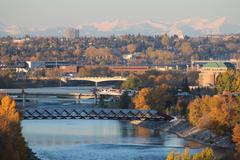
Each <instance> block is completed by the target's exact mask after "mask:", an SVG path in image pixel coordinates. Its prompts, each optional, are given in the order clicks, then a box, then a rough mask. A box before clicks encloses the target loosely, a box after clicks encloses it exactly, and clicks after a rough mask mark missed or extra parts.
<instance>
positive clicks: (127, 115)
mask: <svg viewBox="0 0 240 160" xmlns="http://www.w3.org/2000/svg"><path fill="white" fill-rule="evenodd" d="M21 113H22V118H23V119H25V120H42V119H95V120H130V121H131V120H149V121H160V120H165V121H170V120H172V119H173V117H171V116H169V115H167V114H164V113H161V112H158V111H155V110H136V109H100V108H91V109H80V108H79V109H76V108H75V109H71V108H67V109H63V108H59V109H50V108H49V109H24V110H22V111H21Z"/></svg>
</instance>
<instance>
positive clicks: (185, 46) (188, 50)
mask: <svg viewBox="0 0 240 160" xmlns="http://www.w3.org/2000/svg"><path fill="white" fill-rule="evenodd" d="M179 51H180V52H181V53H183V54H184V55H190V54H192V53H193V49H192V46H191V43H190V42H188V41H184V42H183V43H182V44H181V46H180V47H179Z"/></svg>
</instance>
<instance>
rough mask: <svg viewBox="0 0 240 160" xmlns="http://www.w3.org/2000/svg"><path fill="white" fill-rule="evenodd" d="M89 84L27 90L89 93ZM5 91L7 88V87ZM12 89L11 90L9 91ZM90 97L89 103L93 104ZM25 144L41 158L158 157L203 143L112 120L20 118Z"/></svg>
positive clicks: (124, 159) (133, 159)
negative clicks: (21, 119)
mask: <svg viewBox="0 0 240 160" xmlns="http://www.w3.org/2000/svg"><path fill="white" fill-rule="evenodd" d="M92 88H93V87H46V88H28V89H26V91H30V92H46V91H48V92H58V93H73V92H81V93H87V92H91V89H92ZM5 91H11V90H10V89H8V90H5ZM12 91H14V90H12ZM93 102H94V101H93V100H90V103H93ZM49 107H51V108H62V107H63V108H65V107H87V108H88V107H92V106H91V105H90V104H89V103H85V104H84V101H81V104H75V102H74V101H73V102H69V101H67V102H64V101H61V102H60V101H52V100H50V99H48V98H46V99H44V100H41V101H38V102H37V105H36V106H34V108H40V109H41V108H49ZM22 132H23V136H24V137H25V139H26V141H27V143H28V145H29V147H30V148H31V149H32V150H33V152H35V153H36V154H37V156H38V157H39V158H41V159H42V160H113V159H114V160H162V159H165V158H166V156H167V155H168V153H169V152H170V151H172V150H175V151H178V152H182V151H183V150H184V148H186V147H189V148H190V152H191V154H193V153H195V152H199V151H200V150H202V149H203V148H204V146H202V145H200V144H198V143H195V142H192V141H187V140H185V139H183V138H179V137H178V136H177V135H175V134H170V133H166V132H160V131H159V130H150V129H146V128H142V127H140V126H134V125H132V124H130V123H129V122H127V121H115V120H23V121H22Z"/></svg>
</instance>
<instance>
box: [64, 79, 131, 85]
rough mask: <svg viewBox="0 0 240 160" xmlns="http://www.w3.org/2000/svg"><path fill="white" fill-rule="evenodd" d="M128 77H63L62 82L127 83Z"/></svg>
mask: <svg viewBox="0 0 240 160" xmlns="http://www.w3.org/2000/svg"><path fill="white" fill-rule="evenodd" d="M126 80H127V78H126V77H69V78H66V77H62V78H61V81H63V82H68V81H90V82H95V83H96V85H97V84H98V83H100V82H107V81H126Z"/></svg>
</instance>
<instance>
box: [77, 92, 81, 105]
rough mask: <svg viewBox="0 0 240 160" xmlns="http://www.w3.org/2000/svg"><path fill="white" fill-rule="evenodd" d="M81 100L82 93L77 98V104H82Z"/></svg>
mask: <svg viewBox="0 0 240 160" xmlns="http://www.w3.org/2000/svg"><path fill="white" fill-rule="evenodd" d="M80 102H81V93H80V94H79V95H78V96H77V98H76V104H80Z"/></svg>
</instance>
